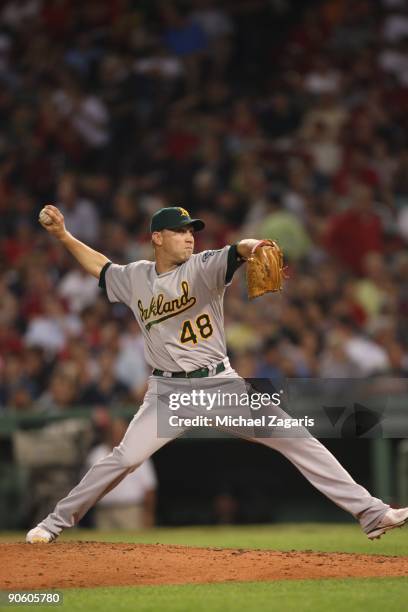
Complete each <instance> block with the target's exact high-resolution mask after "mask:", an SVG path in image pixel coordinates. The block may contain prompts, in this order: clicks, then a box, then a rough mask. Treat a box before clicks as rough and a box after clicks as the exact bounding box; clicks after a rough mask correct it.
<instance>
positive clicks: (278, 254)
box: [247, 240, 285, 299]
mask: <svg viewBox="0 0 408 612" xmlns="http://www.w3.org/2000/svg"><path fill="white" fill-rule="evenodd" d="M284 278H285V271H284V268H283V253H282V251H281V249H280V248H279V246H278V245H277V244H276V242H273V241H272V240H260V241H259V242H258V243H257V244H256V245H255V246H254V248H253V249H252V253H251V255H250V257H248V261H247V286H248V297H249V298H250V299H253V298H256V297H259V296H261V295H264V293H268V292H271V291H272V292H273V291H281V290H282V284H283V279H284Z"/></svg>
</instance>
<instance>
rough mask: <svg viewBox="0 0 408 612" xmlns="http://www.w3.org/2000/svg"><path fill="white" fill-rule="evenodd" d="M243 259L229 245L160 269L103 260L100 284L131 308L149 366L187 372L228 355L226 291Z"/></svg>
mask: <svg viewBox="0 0 408 612" xmlns="http://www.w3.org/2000/svg"><path fill="white" fill-rule="evenodd" d="M242 262H243V259H242V258H240V257H239V255H238V252H237V249H236V246H235V245H232V246H225V247H224V248H223V249H219V250H216V251H204V252H202V253H197V254H194V255H191V257H190V258H189V259H188V260H187V261H186V262H184V263H183V264H181V265H180V266H178V267H177V268H175V269H174V270H171V271H169V272H165V273H164V274H157V272H156V266H155V263H154V262H152V261H144V260H142V261H136V262H134V263H130V264H128V265H126V266H121V265H117V264H107V266H106V267H105V269H104V271H103V274H102V275H101V282H100V285H101V286H102V287H104V288H105V290H106V293H107V296H108V299H109V300H110V301H111V302H123V303H124V304H127V306H129V307H130V308H131V310H132V312H133V314H134V316H135V318H136V320H137V322H138V323H139V326H140V328H141V330H142V333H143V337H144V345H145V355H146V361H147V362H148V363H149V364H150V365H151V366H152V367H153V368H158V369H159V370H165V371H168V372H178V371H185V372H190V371H192V370H196V369H197V368H201V367H206V366H210V365H213V364H215V363H218V362H219V361H221V360H222V359H224V358H225V356H226V343H225V333H224V316H223V298H224V292H225V288H226V286H227V285H229V284H230V282H231V280H232V276H233V273H234V271H235V270H236V269H237V268H238V267H239V266H240V265H241V263H242Z"/></svg>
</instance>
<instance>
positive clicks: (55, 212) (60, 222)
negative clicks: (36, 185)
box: [38, 204, 67, 240]
mask: <svg viewBox="0 0 408 612" xmlns="http://www.w3.org/2000/svg"><path fill="white" fill-rule="evenodd" d="M43 213H46V214H45V215H44V214H43ZM50 220H51V222H50ZM38 221H39V223H40V224H41V225H42V226H43V228H44V229H46V230H47V232H49V233H50V234H52V235H53V236H55V237H56V238H58V239H59V240H60V239H61V238H63V237H64V236H65V235H66V233H67V230H66V228H65V223H64V215H63V214H62V212H61V211H60V210H59V209H58V208H57V207H56V206H53V205H52V204H47V205H46V206H44V208H43V209H42V210H41V213H40V216H39V217H38Z"/></svg>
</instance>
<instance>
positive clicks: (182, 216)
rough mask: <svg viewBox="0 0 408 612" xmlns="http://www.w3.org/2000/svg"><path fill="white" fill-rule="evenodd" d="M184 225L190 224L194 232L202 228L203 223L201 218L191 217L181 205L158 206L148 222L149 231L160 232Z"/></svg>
mask: <svg viewBox="0 0 408 612" xmlns="http://www.w3.org/2000/svg"><path fill="white" fill-rule="evenodd" d="M185 225H192V226H193V228H194V229H195V230H196V232H199V231H200V230H202V229H204V227H205V223H204V221H201V219H192V218H191V217H190V213H189V212H188V211H187V210H186V209H185V208H181V206H169V207H167V208H160V210H158V211H157V212H155V213H154V215H153V217H152V220H151V222H150V231H151V232H161V230H164V229H170V230H175V229H178V228H179V227H184V226H185Z"/></svg>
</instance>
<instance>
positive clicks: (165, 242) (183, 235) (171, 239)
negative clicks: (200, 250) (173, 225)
mask: <svg viewBox="0 0 408 612" xmlns="http://www.w3.org/2000/svg"><path fill="white" fill-rule="evenodd" d="M161 235H162V247H163V253H165V254H166V255H167V256H168V257H169V259H171V260H172V261H174V263H177V264H180V263H183V262H185V261H187V259H189V258H190V257H191V255H192V253H193V252H194V229H193V227H192V226H191V225H187V226H186V227H181V228H179V229H177V230H167V229H166V230H163V231H162V232H161Z"/></svg>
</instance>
